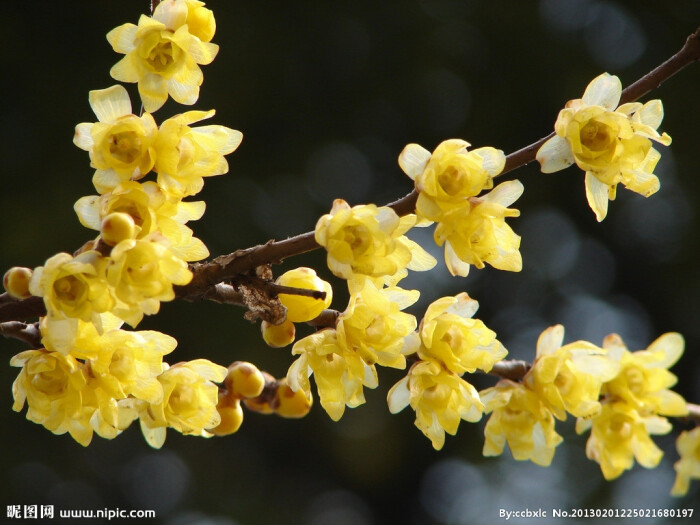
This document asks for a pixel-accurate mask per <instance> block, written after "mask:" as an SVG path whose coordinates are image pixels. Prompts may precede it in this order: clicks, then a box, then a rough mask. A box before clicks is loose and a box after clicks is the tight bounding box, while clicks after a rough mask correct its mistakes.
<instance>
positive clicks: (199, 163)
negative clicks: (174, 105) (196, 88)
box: [155, 109, 243, 196]
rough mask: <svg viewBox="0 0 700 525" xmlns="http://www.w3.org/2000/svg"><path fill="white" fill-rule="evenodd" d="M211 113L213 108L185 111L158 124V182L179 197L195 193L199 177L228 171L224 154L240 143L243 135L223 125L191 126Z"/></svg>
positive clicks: (198, 187)
mask: <svg viewBox="0 0 700 525" xmlns="http://www.w3.org/2000/svg"><path fill="white" fill-rule="evenodd" d="M213 116H214V110H213V109H212V110H210V111H187V112H186V113H182V114H180V115H175V116H174V117H172V118H169V119H168V120H166V121H165V122H163V123H162V124H161V125H160V130H159V132H158V139H157V140H156V143H155V149H156V151H157V157H156V162H155V170H156V171H157V172H158V184H159V185H160V186H162V187H163V188H165V189H166V190H167V191H169V192H171V193H174V194H176V195H179V196H187V195H194V194H196V193H199V192H200V191H201V190H202V187H203V185H204V179H203V178H202V177H212V176H214V175H222V174H224V173H227V172H228V163H227V162H226V159H225V158H224V155H228V154H229V153H232V152H233V151H234V150H235V149H236V148H237V147H238V146H239V145H240V143H241V140H243V134H242V133H241V132H240V131H237V130H235V129H231V128H227V127H226V126H218V125H210V126H199V127H195V128H192V127H190V124H194V123H195V122H199V121H200V120H204V119H208V118H211V117H213Z"/></svg>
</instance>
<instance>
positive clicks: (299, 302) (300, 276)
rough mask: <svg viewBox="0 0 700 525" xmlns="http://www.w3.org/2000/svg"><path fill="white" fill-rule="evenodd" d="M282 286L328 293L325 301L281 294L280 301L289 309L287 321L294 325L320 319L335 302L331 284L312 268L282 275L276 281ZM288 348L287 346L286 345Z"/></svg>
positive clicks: (295, 269)
mask: <svg viewBox="0 0 700 525" xmlns="http://www.w3.org/2000/svg"><path fill="white" fill-rule="evenodd" d="M275 282H276V283H277V284H279V285H280V286H291V287H293V288H303V289H305V290H316V291H319V292H326V298H325V299H314V298H313V297H305V296H302V295H292V294H279V300H280V302H281V303H282V304H283V305H284V307H285V308H286V309H287V319H288V320H289V321H292V322H294V323H305V322H306V321H311V320H312V319H315V318H316V317H318V315H319V314H320V313H321V312H322V311H323V310H325V309H326V308H328V307H329V306H330V305H331V301H332V300H333V288H331V285H330V283H328V282H326V281H324V280H323V279H321V278H320V277H319V276H318V275H316V271H315V270H313V269H311V268H305V267H301V268H294V269H293V270H289V271H288V272H285V273H283V274H282V275H280V276H279V277H278V278H277V280H276V281H275ZM284 346H286V345H284Z"/></svg>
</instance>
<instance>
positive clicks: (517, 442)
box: [480, 380, 563, 467]
mask: <svg viewBox="0 0 700 525" xmlns="http://www.w3.org/2000/svg"><path fill="white" fill-rule="evenodd" d="M480 395H481V400H482V401H483V403H484V405H485V407H486V408H485V412H487V413H489V412H493V413H492V414H491V417H490V418H489V420H488V422H487V423H486V428H485V429H484V437H485V441H484V449H483V454H484V456H500V455H501V454H502V453H503V448H504V447H505V444H506V442H507V443H508V446H509V447H510V451H511V453H512V454H513V457H514V458H515V459H516V460H518V461H524V460H528V459H529V460H530V461H532V462H533V463H536V464H537V465H541V466H543V467H546V466H549V464H550V463H551V462H552V459H553V458H554V449H555V448H556V446H557V445H559V443H561V442H562V441H563V440H562V437H561V436H560V435H559V434H557V433H556V431H555V430H554V416H553V415H552V412H551V411H550V410H549V409H548V408H547V407H546V406H545V405H544V404H543V403H542V402H541V401H540V398H539V396H538V395H537V394H535V393H534V392H533V391H531V390H529V389H527V388H525V386H523V385H522V384H521V383H514V382H513V381H508V380H502V381H499V382H498V383H497V384H496V386H495V387H491V388H487V389H486V390H483V391H482V392H480Z"/></svg>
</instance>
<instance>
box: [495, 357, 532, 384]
mask: <svg viewBox="0 0 700 525" xmlns="http://www.w3.org/2000/svg"><path fill="white" fill-rule="evenodd" d="M531 367H532V365H531V364H530V363H528V362H527V361H519V360H515V359H512V360H509V361H499V362H498V363H496V364H495V365H493V368H492V369H491V371H490V372H489V374H490V375H494V376H498V377H500V378H501V379H510V380H511V381H520V380H521V379H522V378H523V377H525V374H527V372H528V371H529V370H530V368H531Z"/></svg>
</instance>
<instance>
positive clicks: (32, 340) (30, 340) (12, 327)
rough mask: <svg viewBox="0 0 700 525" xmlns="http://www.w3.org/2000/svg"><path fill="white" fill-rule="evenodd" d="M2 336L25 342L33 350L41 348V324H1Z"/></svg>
mask: <svg viewBox="0 0 700 525" xmlns="http://www.w3.org/2000/svg"><path fill="white" fill-rule="evenodd" d="M0 334H2V335H4V336H5V337H12V338H14V339H19V340H20V341H24V342H25V343H27V344H28V345H29V346H30V347H31V348H41V346H42V344H41V332H40V331H39V323H33V324H27V323H23V322H21V321H8V322H6V323H0Z"/></svg>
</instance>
